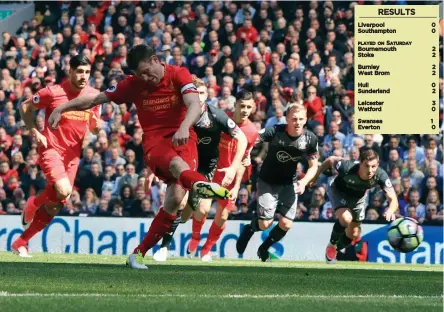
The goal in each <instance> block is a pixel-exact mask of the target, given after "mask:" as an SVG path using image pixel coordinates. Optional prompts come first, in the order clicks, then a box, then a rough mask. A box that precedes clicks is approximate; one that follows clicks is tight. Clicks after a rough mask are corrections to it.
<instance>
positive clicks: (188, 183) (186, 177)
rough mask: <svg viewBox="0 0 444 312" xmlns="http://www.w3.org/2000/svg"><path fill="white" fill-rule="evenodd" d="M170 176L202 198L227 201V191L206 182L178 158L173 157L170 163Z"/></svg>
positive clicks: (217, 185)
mask: <svg viewBox="0 0 444 312" xmlns="http://www.w3.org/2000/svg"><path fill="white" fill-rule="evenodd" d="M169 168H170V172H171V174H172V175H173V176H174V177H175V178H176V179H177V180H179V181H180V183H182V185H183V186H184V187H185V188H187V189H189V190H193V191H194V192H196V194H198V195H199V196H200V197H202V198H213V197H214V198H219V199H227V198H228V196H229V191H228V190H227V189H226V188H224V187H222V186H220V185H219V184H217V183H213V182H208V180H207V179H206V178H205V177H204V176H203V175H202V174H200V173H199V172H197V171H194V170H191V169H190V166H189V165H188V164H187V163H186V162H185V161H184V160H183V159H182V158H180V157H179V156H177V157H174V158H173V159H172V161H171V163H170V167H169Z"/></svg>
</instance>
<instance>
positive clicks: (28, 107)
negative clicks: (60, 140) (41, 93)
mask: <svg viewBox="0 0 444 312" xmlns="http://www.w3.org/2000/svg"><path fill="white" fill-rule="evenodd" d="M37 109H38V108H37V107H36V106H34V105H32V98H29V99H27V100H26V101H24V102H23V103H22V105H21V106H20V109H19V112H20V116H21V117H22V120H23V122H24V123H25V126H26V128H28V129H29V131H30V132H31V134H32V136H34V137H35V138H36V140H37V144H42V145H43V146H44V147H47V146H48V143H47V140H46V137H45V136H44V135H43V134H41V133H40V131H38V130H37V128H36V126H35V122H34V111H36V110H37Z"/></svg>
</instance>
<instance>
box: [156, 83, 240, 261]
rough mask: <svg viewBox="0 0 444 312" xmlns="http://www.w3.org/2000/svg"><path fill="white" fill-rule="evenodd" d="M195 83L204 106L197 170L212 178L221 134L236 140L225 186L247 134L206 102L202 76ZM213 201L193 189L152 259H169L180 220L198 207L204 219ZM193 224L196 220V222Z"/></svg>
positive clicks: (238, 163) (199, 127) (198, 134)
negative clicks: (198, 194) (197, 193)
mask: <svg viewBox="0 0 444 312" xmlns="http://www.w3.org/2000/svg"><path fill="white" fill-rule="evenodd" d="M193 83H194V85H195V86H196V88H197V91H198V92H199V99H200V105H201V108H202V114H201V116H200V119H199V121H198V122H197V123H196V124H195V125H194V130H195V131H196V133H197V138H198V144H197V150H198V154H199V167H198V169H197V171H198V172H200V173H201V174H203V175H204V176H205V178H207V179H208V181H211V180H213V176H214V172H215V170H216V165H217V160H218V158H219V142H220V137H221V134H222V133H225V134H226V135H228V136H229V137H231V138H233V139H235V140H237V148H236V154H235V155H234V159H233V163H232V164H231V166H229V167H227V168H224V169H221V171H223V172H225V177H224V179H223V180H222V186H228V185H230V184H231V182H232V181H233V179H234V178H235V175H236V172H237V168H238V167H239V166H240V164H241V161H242V158H243V156H244V153H245V150H246V148H247V138H246V136H245V134H244V133H243V132H242V131H240V129H239V127H238V126H237V125H236V123H235V122H234V121H233V120H232V119H231V118H229V117H228V115H227V114H226V113H225V112H223V111H221V110H220V109H219V108H217V107H215V106H213V105H208V104H205V101H206V100H207V97H208V91H207V87H206V86H205V83H204V82H203V80H202V79H199V78H194V79H193ZM211 202H212V200H211V199H202V200H199V198H198V197H197V196H195V194H193V192H192V191H191V192H190V193H189V197H188V204H187V205H186V206H185V209H184V210H183V212H182V210H179V211H178V213H177V219H176V220H175V221H174V223H173V224H172V225H171V228H170V230H169V231H168V233H167V234H165V236H164V237H163V240H162V244H161V246H160V249H159V250H158V251H157V252H156V253H155V254H154V256H153V259H154V260H156V261H166V260H167V258H168V248H169V245H170V243H171V240H172V239H173V235H174V232H175V231H176V229H177V227H178V225H179V223H181V222H182V223H184V222H186V221H187V220H188V219H189V217H190V216H191V214H192V213H193V211H195V210H196V209H198V210H199V212H198V213H197V214H198V216H200V219H198V220H196V221H197V222H199V223H202V216H205V215H206V214H207V213H208V212H209V211H210V208H211ZM203 222H205V220H203ZM193 224H195V222H193Z"/></svg>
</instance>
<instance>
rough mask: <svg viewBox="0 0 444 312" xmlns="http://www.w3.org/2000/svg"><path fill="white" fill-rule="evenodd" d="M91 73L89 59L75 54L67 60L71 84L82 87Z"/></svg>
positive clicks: (78, 87)
mask: <svg viewBox="0 0 444 312" xmlns="http://www.w3.org/2000/svg"><path fill="white" fill-rule="evenodd" d="M90 75H91V61H90V60H89V58H87V57H86V56H83V55H80V54H78V55H76V56H73V57H72V58H71V60H70V61H69V76H70V82H71V85H72V86H74V87H75V88H77V89H83V88H84V87H86V85H87V84H88V80H89V76H90Z"/></svg>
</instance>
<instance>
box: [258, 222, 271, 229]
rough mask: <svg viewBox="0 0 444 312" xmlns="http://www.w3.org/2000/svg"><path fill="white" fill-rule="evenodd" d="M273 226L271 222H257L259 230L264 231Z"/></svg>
mask: <svg viewBox="0 0 444 312" xmlns="http://www.w3.org/2000/svg"><path fill="white" fill-rule="evenodd" d="M272 224H273V220H259V228H260V229H261V231H265V230H266V229H268V228H269V227H270V226H271V225H272Z"/></svg>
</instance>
